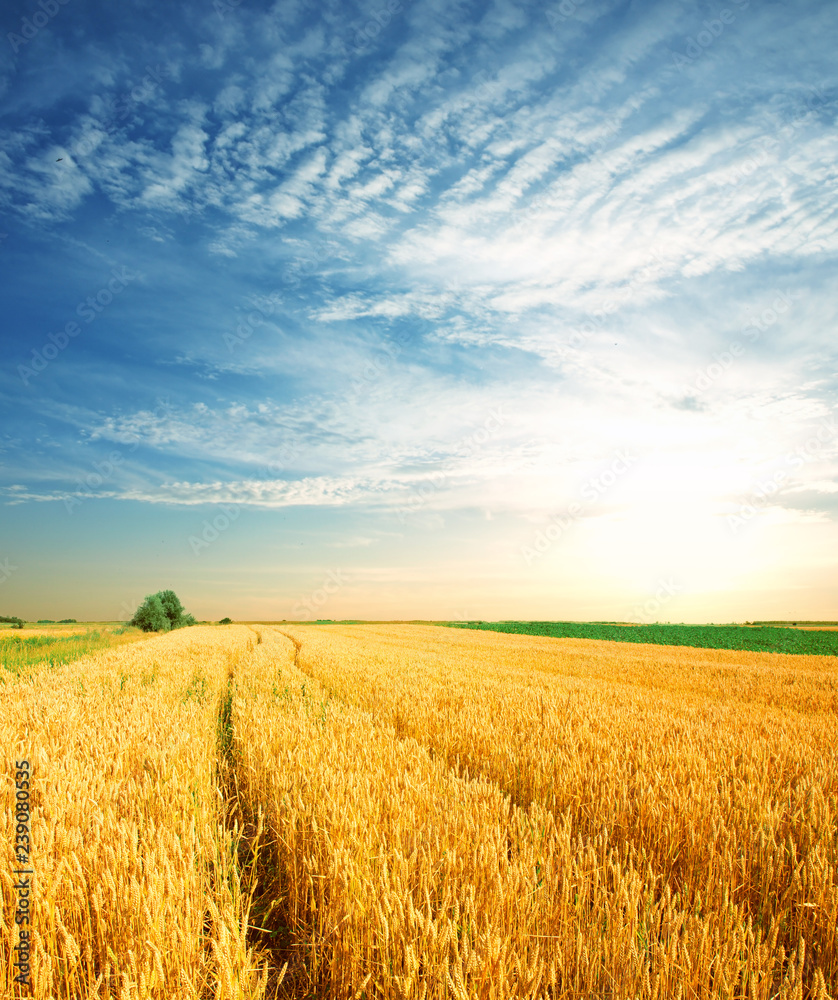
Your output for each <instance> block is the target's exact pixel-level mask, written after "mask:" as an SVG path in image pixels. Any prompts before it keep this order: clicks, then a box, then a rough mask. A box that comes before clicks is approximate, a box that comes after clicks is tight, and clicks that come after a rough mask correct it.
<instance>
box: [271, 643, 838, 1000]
mask: <svg viewBox="0 0 838 1000" xmlns="http://www.w3.org/2000/svg"><path fill="white" fill-rule="evenodd" d="M282 631H283V632H285V633H287V634H288V635H289V636H292V637H293V638H294V640H295V641H296V642H297V643H298V644H301V649H300V653H299V658H298V663H299V666H300V668H301V669H302V671H303V672H304V673H306V674H308V675H309V680H308V681H307V683H308V685H309V686H310V685H311V683H312V680H314V679H316V680H317V681H318V683H319V684H320V685H321V688H320V690H321V693H320V694H319V697H321V698H324V699H325V698H327V697H328V696H329V695H332V696H334V697H336V698H337V699H338V700H340V701H341V702H342V703H345V704H348V705H354V706H355V707H356V708H357V709H358V710H359V711H360V712H362V713H363V714H364V717H366V718H367V719H370V720H374V725H375V729H376V730H377V731H378V732H386V733H388V734H392V736H395V737H401V738H402V739H401V742H402V743H403V744H404V745H405V746H411V747H413V748H414V752H415V748H416V746H417V745H418V746H420V747H422V748H423V750H424V751H425V753H426V754H427V755H428V758H429V759H433V761H434V762H435V763H437V764H440V765H444V766H447V767H450V768H451V769H452V775H453V776H457V777H459V778H460V779H462V780H464V781H474V780H477V779H480V780H485V781H487V782H491V783H492V786H493V787H495V788H497V789H498V790H499V791H500V792H501V793H502V794H504V795H507V796H508V797H509V802H510V806H511V807H514V806H517V807H519V811H518V812H515V810H514V808H513V809H512V811H511V812H510V823H511V825H512V828H514V827H515V824H516V823H517V824H518V825H519V826H520V823H521V822H522V820H521V817H522V816H524V815H529V811H531V810H532V809H540V810H542V813H543V815H542V818H541V819H540V820H539V823H540V826H539V823H536V822H535V821H533V820H532V819H528V820H527V822H528V823H529V824H530V825H531V836H532V837H533V838H536V840H535V842H534V843H527V845H526V848H524V847H521V846H519V847H517V848H516V849H515V850H514V851H513V850H512V848H511V846H510V848H509V851H510V853H509V860H510V861H511V860H513V859H514V858H515V857H517V856H518V852H520V851H521V850H525V849H526V850H529V851H534V852H535V853H534V856H535V857H536V858H537V861H536V864H537V866H538V871H539V881H538V882H537V887H538V892H535V888H533V889H532V890H531V891H532V892H533V893H535V895H536V896H538V895H542V894H546V896H547V897H548V898H550V899H552V900H553V903H554V904H558V903H559V902H560V901H561V900H562V899H563V894H564V893H566V892H568V891H571V890H569V889H568V885H570V886H571V887H572V892H573V899H574V900H575V905H576V907H577V910H578V912H576V913H575V915H574V916H573V917H572V918H571V917H568V918H567V919H563V920H560V921H558V925H557V921H556V919H555V917H554V916H551V915H550V913H549V912H545V913H543V914H541V915H540V916H539V917H538V919H537V920H534V922H533V923H531V924H530V925H529V932H530V933H531V934H533V936H534V938H533V940H539V941H541V942H542V944H541V945H539V948H540V952H539V954H540V955H541V958H540V959H539V961H541V963H542V966H541V967H542V970H543V975H547V974H548V973H549V969H550V965H551V962H553V961H555V963H556V965H557V968H559V969H561V970H562V972H561V974H560V975H559V985H558V986H557V987H556V988H555V989H556V991H557V992H555V991H554V993H552V994H550V995H562V991H563V990H564V991H572V990H573V989H586V990H592V989H596V990H611V991H616V992H615V993H614V995H625V996H630V995H635V994H636V995H649V996H653V995H658V996H666V995H675V991H677V990H678V989H681V990H682V991H683V992H684V995H685V996H691V995H692V996H708V997H709V996H730V997H738V996H754V997H765V998H766V1000H768V998H769V997H773V996H775V994H778V993H779V994H781V995H785V993H788V992H789V991H791V992H790V993H789V995H792V994H793V993H794V992H795V991H797V990H803V995H807V996H808V995H812V996H815V995H817V992H818V990H819V989H820V985H819V984H820V982H821V980H820V978H819V977H821V976H823V980H824V982H825V984H826V987H827V988H828V989H829V990H831V991H833V992H834V991H835V987H836V982H838V940H836V925H837V924H838V884H836V882H837V881H838V880H837V879H836V867H837V865H836V862H838V841H837V840H836V816H838V750H837V749H836V748H837V747H838V740H837V739H836V738H838V724H836V723H838V719H836V712H835V708H836V702H835V686H836V662H835V660H834V658H820V657H789V656H778V655H771V654H758V653H738V652H729V651H708V650H692V649H684V648H678V649H673V648H661V647H639V648H638V647H636V646H631V647H627V646H624V645H619V644H615V643H595V642H591V641H587V640H551V639H543V638H534V637H525V636H512V635H503V634H496V633H486V632H466V633H463V632H460V631H456V632H455V631H453V630H452V631H451V632H448V631H447V630H442V629H436V628H433V627H421V626H407V625H405V626H367V627H359V626H354V627H351V626H345V627H341V626H318V627H317V628H316V629H315V628H307V627H304V626H303V627H296V628H294V627H285V626H283V627H282ZM332 704H334V702H332ZM368 738H369V737H365V739H368ZM351 752H352V751H351V746H350V745H349V744H347V746H346V754H347V760H346V763H345V769H349V770H351V769H352V767H353V765H352V764H351V762H350V760H351ZM395 752H396V751H394V753H395ZM400 766H401V765H399V764H398V763H397V762H396V761H395V760H394V761H393V764H392V767H393V773H392V774H391V775H390V776H389V777H384V776H382V778H381V781H382V784H383V786H384V788H383V790H382V794H387V791H386V790H387V788H388V786H389V787H390V788H391V789H393V790H394V794H395V790H398V793H399V795H401V796H402V797H403V796H404V794H405V793H404V791H403V790H402V789H401V786H400V783H399V780H398V777H397V775H398V774H399V771H400ZM403 803H404V799H402V803H401V805H402V806H403ZM355 808H357V806H356V807H355ZM383 822H384V821H383V820H381V819H380V818H379V819H376V818H375V816H373V817H372V818H371V819H370V825H371V828H372V829H379V830H380V836H381V837H383V838H384V839H385V841H387V838H388V836H389V834H387V833H385V832H384V830H383V829H381V826H382V823H383ZM384 825H385V826H386V823H385V824H384ZM553 826H555V829H556V831H559V832H560V833H561V835H562V836H563V837H564V840H563V841H562V840H561V838H560V841H559V842H560V843H561V844H563V845H564V846H562V847H561V849H559V848H558V847H556V845H555V843H553V846H551V847H550V849H549V850H546V848H545V846H544V845H545V843H548V842H550V837H552V836H557V835H558V834H555V835H554V833H553V832H552V831H553ZM327 829H328V827H327ZM516 835H517V836H518V837H519V841H520V832H518V833H517V834H515V833H513V832H510V830H509V829H508V830H507V832H506V838H507V842H508V844H510V845H511V844H512V843H513V842H515V836H516ZM484 839H485V838H484ZM489 840H490V841H491V838H489ZM471 842H472V843H475V844H477V843H481V840H473V841H471ZM483 846H488V847H489V848H491V844H488V845H487V844H486V843H483ZM536 848H538V849H537V850H536ZM555 851H558V854H554V853H553V852H555ZM495 860H497V863H498V864H500V865H501V868H502V867H503V865H502V858H501V859H499V860H498V859H495ZM492 863H493V864H494V863H495V861H493V862H492ZM586 866H587V867H586ZM567 871H574V872H575V874H574V875H573V876H572V878H571V879H570V881H569V882H568V878H567V875H566V874H561V873H562V872H565V873H566V872H567ZM586 871H588V872H590V873H591V874H590V875H584V874H582V873H584V872H586ZM586 878H590V879H592V880H593V881H592V882H590V883H586V882H585V879H586ZM580 885H582V888H580ZM582 904H583V905H582ZM496 905H497V907H498V909H497V913H498V914H500V913H503V912H504V910H503V906H502V904H501V903H500V902H498V903H497V904H496ZM562 905H564V906H566V905H567V904H566V903H562ZM580 905H581V909H579V907H580ZM548 910H549V908H548ZM565 916H566V917H567V911H565ZM505 926H506V925H505V924H503V922H501V923H499V924H498V926H497V927H496V928H495V929H494V930H493V932H492V933H495V932H496V931H497V932H498V933H501V937H502V936H503V934H502V930H503V928H504V927H505ZM571 928H572V930H571ZM574 936H575V938H576V945H575V946H574V948H570V946H569V941H570V939H571V938H573V937H574ZM801 942H802V943H803V944H801ZM516 947H518V946H516ZM534 947H535V945H534V944H533V943H532V942H530V944H529V945H528V946H527V947H518V950H517V951H512V952H511V953H510V954H511V955H514V956H515V958H516V960H517V961H519V962H522V963H523V965H522V967H521V971H520V974H519V977H518V978H517V980H516V982H517V983H518V985H517V986H516V987H515V990H519V991H521V990H522V987H521V985H520V984H521V983H522V982H525V981H527V976H528V975H529V972H528V971H527V970H529V969H531V968H532V969H533V975H535V974H536V973H535V971H534V970H535V969H536V967H537V965H538V963H536V965H532V959H531V958H530V957H528V956H530V955H531V954H532V952H533V948H534ZM807 949H808V950H807ZM509 960H511V959H509ZM466 971H467V970H466ZM465 981H466V985H467V989H469V990H471V991H472V992H473V991H474V988H475V987H474V980H473V977H472V976H471V975H470V974H468V975H466V980H465ZM452 982H453V984H454V985H453V986H452V985H450V984H448V986H447V989H448V992H449V994H455V993H456V992H457V991H458V990H459V986H457V981H456V979H452ZM541 988H542V989H543V986H542V987H541ZM388 995H393V996H396V995H398V994H397V993H396V992H392V994H388ZM429 995H433V994H429ZM439 995H445V994H444V993H440V994H439ZM475 995H483V994H475ZM485 995H487V996H488V995H489V994H485ZM509 995H522V996H524V995H526V996H529V995H533V996H535V995H537V991H536V990H535V987H532V988H531V989H530V992H526V991H521V992H513V993H511V994H509ZM545 995H546V994H545ZM568 995H570V994H569V993H568Z"/></svg>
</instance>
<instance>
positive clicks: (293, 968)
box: [217, 626, 317, 1000]
mask: <svg viewBox="0 0 838 1000" xmlns="http://www.w3.org/2000/svg"><path fill="white" fill-rule="evenodd" d="M248 627H249V628H251V630H252V631H253V632H254V634H255V643H254V646H258V645H259V644H261V643H262V632H261V630H259V629H256V628H253V627H252V626H248ZM286 638H290V636H287V637H286ZM252 648H253V647H251V651H252ZM298 655H299V645H298V644H296V643H295V653H294V656H295V665H296V658H297V656H298ZM235 692H236V664H235V663H234V661H233V660H232V659H231V661H230V664H229V667H228V672H227V679H226V687H225V688H224V690H223V693H222V696H221V700H220V703H219V710H218V772H217V773H218V781H217V783H218V787H219V790H220V792H221V795H222V798H223V802H224V817H223V822H224V827H225V829H226V830H227V831H228V832H229V833H230V834H231V836H232V837H233V839H234V841H235V843H236V855H237V867H238V874H239V878H240V881H241V887H242V894H243V895H249V896H250V898H251V900H252V905H251V908H250V914H249V917H248V927H247V945H248V947H249V948H253V949H254V950H256V951H257V952H258V953H259V955H260V957H261V961H262V963H263V964H264V962H265V960H267V963H268V970H269V971H268V980H267V985H266V989H265V993H264V1000H303V998H308V1000H315V998H316V996H317V994H315V993H313V992H312V990H311V985H310V984H309V982H308V977H307V975H306V973H305V962H304V960H303V954H301V950H300V948H299V947H298V946H296V944H295V942H294V939H293V937H292V935H291V933H290V931H289V928H288V921H287V920H286V918H285V916H284V914H283V913H282V908H281V907H278V906H276V904H275V900H276V898H277V896H276V882H277V858H276V855H275V851H274V850H273V845H271V844H268V843H266V836H265V831H264V829H263V824H262V819H261V816H260V815H259V813H260V812H261V808H260V807H259V806H258V804H257V811H256V812H254V809H253V803H248V801H247V798H246V796H245V795H244V794H243V793H242V791H241V789H240V787H239V773H240V769H241V764H240V761H239V755H238V753H237V737H236V733H235V725H234V718H233V701H234V698H235Z"/></svg>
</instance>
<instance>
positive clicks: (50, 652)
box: [0, 627, 145, 682]
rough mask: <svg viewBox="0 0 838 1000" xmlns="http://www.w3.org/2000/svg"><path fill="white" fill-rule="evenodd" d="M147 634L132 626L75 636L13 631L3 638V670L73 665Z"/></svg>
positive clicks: (0, 675) (16, 671)
mask: <svg viewBox="0 0 838 1000" xmlns="http://www.w3.org/2000/svg"><path fill="white" fill-rule="evenodd" d="M144 635H145V633H143V632H141V631H140V630H139V629H136V628H130V627H120V628H117V629H110V630H109V629H103V630H101V631H100V630H99V629H95V630H93V631H87V632H79V633H75V634H71V635H67V634H64V635H25V636H22V635H16V634H15V633H14V632H9V633H6V634H5V635H4V636H3V637H2V638H0V667H3V668H5V670H8V671H11V672H12V673H14V674H19V673H20V672H21V671H22V670H25V669H26V668H28V667H32V666H35V665H36V664H39V663H43V664H45V665H48V666H53V667H54V666H57V665H58V664H60V663H72V662H73V660H78V659H81V657H82V656H87V655H88V654H89V653H96V652H98V651H99V650H100V649H109V648H110V647H112V646H120V645H123V644H124V643H126V642H135V641H136V640H137V639H141V638H143V636H144ZM2 680H3V673H2V671H0V682H2Z"/></svg>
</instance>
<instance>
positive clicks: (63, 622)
mask: <svg viewBox="0 0 838 1000" xmlns="http://www.w3.org/2000/svg"><path fill="white" fill-rule="evenodd" d="M58 624H59V625H75V624H76V619H75V618H62V619H61V621H59V623H58Z"/></svg>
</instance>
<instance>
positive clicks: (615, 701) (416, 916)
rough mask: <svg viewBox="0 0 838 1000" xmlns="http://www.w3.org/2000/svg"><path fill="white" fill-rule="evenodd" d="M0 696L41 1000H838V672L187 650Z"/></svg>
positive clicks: (159, 643)
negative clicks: (25, 835) (25, 762)
mask: <svg viewBox="0 0 838 1000" xmlns="http://www.w3.org/2000/svg"><path fill="white" fill-rule="evenodd" d="M0 704H2V706H3V711H2V715H1V716H0V738H3V739H4V741H5V745H6V747H7V755H8V756H9V757H14V756H15V755H18V756H22V755H28V756H29V758H30V759H31V760H32V762H33V772H34V773H33V779H34V788H35V790H36V791H35V795H34V796H33V803H34V805H35V808H34V810H33V816H32V834H33V842H34V847H33V865H34V867H35V870H36V872H37V876H36V882H37V889H36V894H35V925H36V928H37V937H36V948H35V952H34V957H33V964H34V972H33V984H34V990H33V994H34V995H35V996H40V997H44V998H46V997H53V996H54V997H61V998H64V997H66V998H70V997H102V998H105V997H114V998H120V1000H122V998H125V1000H128V998H134V997H139V998H143V1000H144V998H158V997H159V998H163V997H178V998H180V997H183V998H187V997H198V998H201V1000H203V998H204V997H218V998H242V1000H261V998H262V997H275V996H276V997H284V998H289V1000H290V998H296V997H312V998H315V997H334V998H355V1000H362V998H369V1000H372V998H376V1000H403V998H410V1000H414V998H415V1000H436V998H454V1000H465V998H486V1000H489V998H497V1000H505V998H512V997H516V998H517V997H521V998H523V997H526V998H533V1000H536V998H544V1000H546V998H551V1000H555V998H559V997H562V998H571V997H603V998H605V997H608V998H626V1000H629V998H643V1000H646V998H649V1000H652V998H654V1000H659V998H668V997H672V998H676V1000H678V998H680V1000H686V998H693V997H696V998H698V997H700V998H705V997H706V998H710V997H721V998H731V1000H733V998H736V1000H739V998H742V1000H746V998H747V1000H776V998H786V997H788V998H800V1000H810V998H811V1000H824V998H828V997H829V998H832V1000H835V998H836V997H838V873H836V868H838V829H836V817H838V661H836V659H835V658H832V657H803V656H784V655H778V654H766V653H743V652H738V651H714V650H707V649H691V648H688V647H653V646H638V645H633V644H618V643H610V642H598V641H593V640H581V639H549V638H541V637H531V636H522V635H509V634H500V633H492V632H469V631H467V630H454V629H445V628H440V627H434V626H421V625H386V624H384V625H352V626H342V625H317V626H308V625H292V624H282V625H257V626H254V627H251V628H248V627H245V626H240V625H234V626H225V627H215V628H213V627H193V628H189V629H183V630H179V631H178V632H174V633H170V634H168V635H165V636H160V637H156V638H152V639H148V640H145V641H142V642H140V643H137V644H135V645H133V646H130V647H124V648H119V649H115V650H110V651H107V652H104V653H101V654H97V655H95V656H91V657H89V658H87V659H86V660H83V661H79V662H77V663H73V664H69V665H66V666H63V667H58V668H55V669H54V670H49V671H40V672H39V671H32V673H31V674H30V675H29V676H28V677H21V678H17V679H7V681H6V683H5V684H4V685H0ZM3 796H4V812H3V816H4V819H3V828H2V830H0V850H2V851H3V852H4V853H5V854H6V857H5V858H4V865H3V911H2V919H3V935H2V946H0V947H2V949H3V950H2V952H0V963H2V970H3V971H2V972H0V976H4V977H5V978H0V996H2V997H3V998H5V997H12V996H15V995H16V994H15V992H14V990H13V988H12V982H11V975H10V970H11V962H12V958H11V948H12V946H13V944H14V934H15V931H14V930H13V929H12V925H13V919H12V916H13V907H14V899H13V894H12V888H11V878H10V877H8V876H7V875H6V872H8V871H10V870H11V867H12V853H11V844H12V826H13V817H12V806H11V803H12V799H13V783H12V781H11V779H10V777H9V776H8V775H4V784H3ZM21 995H25V994H21Z"/></svg>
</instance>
